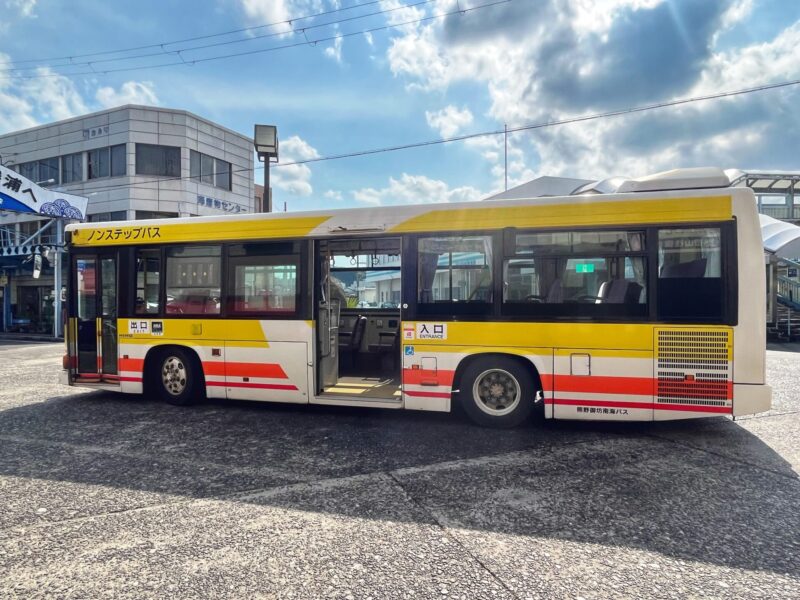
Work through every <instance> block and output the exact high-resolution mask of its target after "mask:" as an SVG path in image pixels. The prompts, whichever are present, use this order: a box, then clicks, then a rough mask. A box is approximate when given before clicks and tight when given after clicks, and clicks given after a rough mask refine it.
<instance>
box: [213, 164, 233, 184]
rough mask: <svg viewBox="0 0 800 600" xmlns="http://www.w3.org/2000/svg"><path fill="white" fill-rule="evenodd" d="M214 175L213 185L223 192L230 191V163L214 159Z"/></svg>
mask: <svg viewBox="0 0 800 600" xmlns="http://www.w3.org/2000/svg"><path fill="white" fill-rule="evenodd" d="M214 164H215V169H216V173H215V175H214V185H216V186H217V187H218V188H222V189H223V190H230V189H231V163H229V162H225V161H224V160H219V159H216V160H215V161H214Z"/></svg>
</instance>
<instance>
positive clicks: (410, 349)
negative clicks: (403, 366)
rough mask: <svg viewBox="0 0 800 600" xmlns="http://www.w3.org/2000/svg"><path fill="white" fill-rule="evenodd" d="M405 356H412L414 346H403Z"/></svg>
mask: <svg viewBox="0 0 800 600" xmlns="http://www.w3.org/2000/svg"><path fill="white" fill-rule="evenodd" d="M405 354H406V356H414V346H405Z"/></svg>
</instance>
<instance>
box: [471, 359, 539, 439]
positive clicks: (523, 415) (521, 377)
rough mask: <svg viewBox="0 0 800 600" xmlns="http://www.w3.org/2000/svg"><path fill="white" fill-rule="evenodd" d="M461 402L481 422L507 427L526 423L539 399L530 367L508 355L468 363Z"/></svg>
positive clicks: (490, 425) (479, 423) (477, 421)
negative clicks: (527, 367) (536, 400)
mask: <svg viewBox="0 0 800 600" xmlns="http://www.w3.org/2000/svg"><path fill="white" fill-rule="evenodd" d="M460 387H461V391H460V392H459V401H460V403H461V407H462V408H463V409H464V412H466V413H467V415H468V416H469V418H470V419H472V420H473V421H474V422H475V423H477V424H478V425H481V426H483V427H494V428H498V429H507V428H510V427H516V426H517V425H520V424H522V423H523V422H524V421H525V420H526V419H528V417H530V415H531V412H533V407H534V403H535V399H536V385H535V382H534V378H533V375H532V374H531V372H530V369H526V368H525V367H524V366H523V365H522V364H521V363H519V362H518V361H516V360H514V359H513V358H510V357H506V356H493V357H482V358H479V359H477V360H475V361H474V362H472V363H471V364H469V365H467V367H466V369H465V370H464V373H463V374H462V377H461V386H460Z"/></svg>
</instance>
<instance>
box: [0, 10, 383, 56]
mask: <svg viewBox="0 0 800 600" xmlns="http://www.w3.org/2000/svg"><path fill="white" fill-rule="evenodd" d="M382 1H383V0H368V1H367V2H362V3H360V4H352V5H350V6H343V7H340V8H333V9H330V10H325V11H322V12H318V13H314V14H310V15H302V16H299V17H293V18H291V19H286V20H285V21H274V22H272V23H264V24H263V25H253V26H251V27H242V28H240V29H231V30H229V31H222V32H220V33H211V34H207V35H198V36H194V37H188V38H183V39H180V40H172V41H169V42H161V43H156V44H146V45H144V46H132V47H129V48H119V49H118V50H104V51H101V52H89V53H86V54H72V55H69V56H53V57H50V58H29V59H25V60H9V61H0V66H2V65H21V64H27V63H48V62H51V61H55V60H67V61H72V60H73V59H75V58H87V57H90V56H103V55H105V54H122V53H124V52H134V51H136V50H148V49H150V48H163V47H164V46H173V45H175V44H183V43H186V42H195V41H198V40H207V39H211V38H215V37H222V36H226V35H233V34H236V33H244V32H247V31H255V30H256V29H263V28H265V27H277V26H278V25H290V26H291V24H292V23H295V22H297V21H303V20H306V19H315V18H317V17H324V16H326V15H330V14H333V13H338V12H344V11H348V10H352V9H354V8H362V7H365V6H370V5H373V4H380V3H381V2H382ZM66 64H68V65H69V64H72V62H68V63H66ZM45 66H46V65H45ZM56 66H62V65H56Z"/></svg>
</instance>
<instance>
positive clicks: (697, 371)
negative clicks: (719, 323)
mask: <svg viewBox="0 0 800 600" xmlns="http://www.w3.org/2000/svg"><path fill="white" fill-rule="evenodd" d="M731 337H732V336H731V332H730V331H725V330H719V329H715V330H701V329H659V330H657V348H656V353H657V356H656V358H657V375H658V377H657V392H656V402H657V403H660V404H682V405H690V406H730V405H731V392H732V389H733V386H732V384H731V361H730V359H731Z"/></svg>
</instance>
